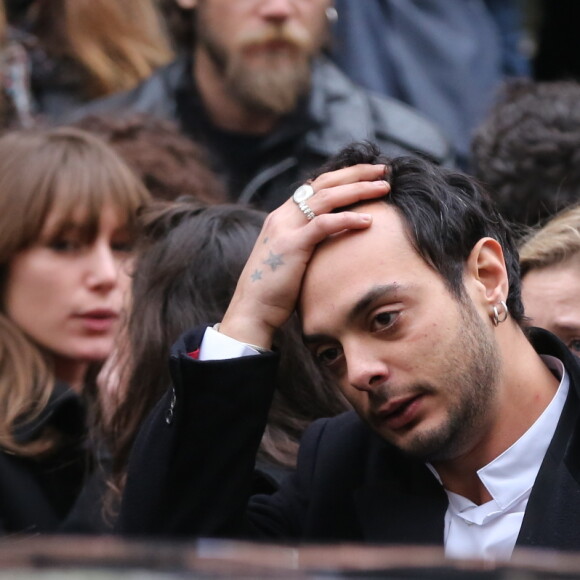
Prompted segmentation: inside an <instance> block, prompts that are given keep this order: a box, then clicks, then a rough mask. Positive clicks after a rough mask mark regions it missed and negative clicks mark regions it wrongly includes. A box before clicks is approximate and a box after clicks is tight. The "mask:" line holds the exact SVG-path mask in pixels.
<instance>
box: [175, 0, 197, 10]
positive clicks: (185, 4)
mask: <svg viewBox="0 0 580 580" xmlns="http://www.w3.org/2000/svg"><path fill="white" fill-rule="evenodd" d="M175 2H177V5H178V6H179V7H180V8H183V9H184V10H192V9H193V8H195V7H196V6H197V0H175Z"/></svg>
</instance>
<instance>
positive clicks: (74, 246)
mask: <svg viewBox="0 0 580 580" xmlns="http://www.w3.org/2000/svg"><path fill="white" fill-rule="evenodd" d="M48 247H49V248H50V249H51V250H54V251H55V252H76V251H77V250H79V249H80V248H81V247H82V244H81V243H80V242H78V241H76V240H53V241H52V242H50V243H49V244H48Z"/></svg>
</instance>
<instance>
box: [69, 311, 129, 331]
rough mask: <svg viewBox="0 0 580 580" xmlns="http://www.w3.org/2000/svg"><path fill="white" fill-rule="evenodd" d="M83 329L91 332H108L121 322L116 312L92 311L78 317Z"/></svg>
mask: <svg viewBox="0 0 580 580" xmlns="http://www.w3.org/2000/svg"><path fill="white" fill-rule="evenodd" d="M77 318H78V319H79V320H80V321H81V323H82V325H83V327H84V328H85V329H86V330H89V331H91V332H107V331H109V330H111V329H112V328H113V326H114V325H115V324H116V323H117V321H118V320H119V315H118V314H117V312H115V311H114V310H105V309H98V310H90V311H87V312H83V313H82V314H79V315H77Z"/></svg>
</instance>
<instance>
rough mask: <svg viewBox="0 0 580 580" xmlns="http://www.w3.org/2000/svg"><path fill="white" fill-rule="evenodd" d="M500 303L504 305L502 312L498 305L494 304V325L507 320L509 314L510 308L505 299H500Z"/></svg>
mask: <svg viewBox="0 0 580 580" xmlns="http://www.w3.org/2000/svg"><path fill="white" fill-rule="evenodd" d="M498 304H499V305H500V306H501V307H502V312H501V313H500V312H499V310H498V308H497V306H496V305H494V306H493V317H492V320H493V325H494V326H497V325H498V324H501V323H502V322H504V321H505V320H507V317H508V314H509V310H508V307H507V304H506V303H505V302H504V301H503V300H500V301H499V302H498Z"/></svg>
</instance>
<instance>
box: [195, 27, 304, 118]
mask: <svg viewBox="0 0 580 580" xmlns="http://www.w3.org/2000/svg"><path fill="white" fill-rule="evenodd" d="M198 42H199V44H200V46H202V47H203V48H205V50H206V51H207V54H208V55H209V57H210V59H211V60H212V62H213V63H214V65H215V66H216V68H217V70H218V71H220V72H221V74H222V75H223V79H224V82H225V84H226V87H227V89H228V90H229V91H230V92H231V94H232V95H233V96H234V97H235V98H236V100H238V101H239V102H240V103H241V104H242V105H243V106H244V107H245V108H246V109H247V110H248V111H251V112H252V113H256V114H264V115H276V116H281V115H285V114H287V113H290V112H291V111H293V110H294V109H295V108H296V106H297V104H298V101H299V99H300V98H301V97H302V96H304V95H306V94H308V92H309V91H310V77H311V72H312V70H311V57H312V53H313V50H314V47H313V46H312V43H311V41H310V38H309V36H308V34H307V32H306V31H304V29H302V28H298V27H289V26H285V27H279V28H270V29H268V30H264V31H262V32H254V33H249V34H246V35H244V36H243V37H241V38H240V39H239V43H238V46H237V49H236V50H235V51H233V52H232V53H230V54H227V53H226V52H225V50H224V48H223V46H222V45H221V44H220V42H219V41H218V40H217V39H216V38H215V37H214V36H213V35H212V33H211V31H210V30H208V29H207V27H205V29H203V26H198ZM275 45H277V46H275Z"/></svg>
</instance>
